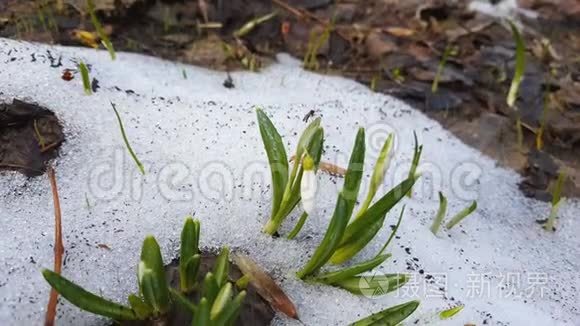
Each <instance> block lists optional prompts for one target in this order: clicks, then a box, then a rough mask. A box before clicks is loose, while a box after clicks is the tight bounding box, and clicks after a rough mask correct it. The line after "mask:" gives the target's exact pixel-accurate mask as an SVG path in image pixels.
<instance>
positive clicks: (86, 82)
mask: <svg viewBox="0 0 580 326" xmlns="http://www.w3.org/2000/svg"><path fill="white" fill-rule="evenodd" d="M79 70H80V72H81V78H82V79H83V89H84V90H85V94H87V95H91V94H92V93H93V92H92V90H91V80H90V78H89V69H88V68H87V65H85V63H84V62H82V61H81V62H80V63H79Z"/></svg>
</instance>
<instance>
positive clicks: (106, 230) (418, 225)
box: [0, 40, 580, 325]
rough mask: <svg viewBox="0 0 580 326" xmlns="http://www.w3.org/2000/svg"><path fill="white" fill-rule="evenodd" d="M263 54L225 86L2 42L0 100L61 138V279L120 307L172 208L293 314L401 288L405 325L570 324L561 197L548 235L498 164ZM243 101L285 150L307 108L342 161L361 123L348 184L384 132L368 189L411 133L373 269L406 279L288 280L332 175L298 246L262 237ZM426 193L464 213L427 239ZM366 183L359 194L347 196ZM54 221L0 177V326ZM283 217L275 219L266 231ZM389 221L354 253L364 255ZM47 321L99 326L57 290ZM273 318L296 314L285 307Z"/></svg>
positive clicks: (361, 301)
mask: <svg viewBox="0 0 580 326" xmlns="http://www.w3.org/2000/svg"><path fill="white" fill-rule="evenodd" d="M47 51H50V55H51V56H52V57H53V58H56V61H55V63H56V62H58V60H59V59H58V58H61V60H62V64H63V66H62V67H58V68H51V67H50V62H49V59H48V54H47ZM33 58H34V60H33ZM81 59H82V60H83V61H84V62H86V63H88V64H91V65H92V72H91V76H92V77H95V78H97V79H98V80H99V83H100V86H101V88H100V89H99V90H98V92H97V93H96V94H95V95H92V96H86V95H84V94H83V90H82V86H81V78H80V76H77V77H76V78H75V79H74V80H72V81H70V82H66V81H63V80H62V79H61V78H60V76H61V73H62V69H63V68H74V67H75V64H74V62H75V61H78V60H81ZM279 59H280V60H279V63H278V64H275V65H273V66H271V67H268V68H266V69H264V71H263V72H261V73H249V72H236V73H233V74H232V77H233V80H234V83H235V89H231V90H230V89H226V88H224V87H223V86H222V83H223V81H224V79H225V77H226V76H225V73H223V72H215V71H210V70H206V69H202V68H197V67H192V66H187V65H181V64H176V63H171V62H167V61H163V60H159V59H155V58H150V57H145V56H141V55H136V54H126V53H119V54H118V59H117V60H116V61H111V60H110V59H109V57H108V54H107V53H106V52H103V51H94V50H91V49H80V48H67V47H51V46H46V45H35V44H30V43H23V42H16V41H10V40H0V84H1V85H2V86H1V88H0V100H1V101H3V102H9V101H11V100H12V99H13V98H19V99H22V100H26V101H33V102H37V103H38V104H40V105H42V106H45V107H47V108H49V109H51V110H53V111H54V112H55V113H56V115H57V116H58V117H59V118H60V119H61V121H62V122H63V124H64V127H65V133H66V137H67V141H66V143H64V145H63V146H62V149H61V154H60V157H59V158H58V159H57V161H56V171H57V178H58V185H59V190H60V195H61V203H62V213H63V225H64V234H65V236H64V245H65V247H66V265H65V266H64V270H63V273H64V275H65V276H67V277H68V278H70V279H72V280H74V281H76V282H78V283H79V284H81V285H82V286H84V287H86V288H87V289H89V290H92V291H95V292H97V293H100V294H102V295H104V296H106V297H107V298H111V299H114V300H118V301H119V302H126V298H127V295H128V294H129V293H131V292H135V291H136V290H137V289H136V280H135V278H136V268H137V264H138V256H139V251H140V246H141V243H142V240H143V238H144V237H145V235H146V234H153V235H155V237H156V238H157V239H158V241H159V242H160V245H161V247H162V248H163V254H164V257H165V259H166V261H167V262H168V261H169V260H170V259H172V258H174V257H176V255H177V252H178V245H179V244H178V241H179V232H180V230H181V226H182V222H183V219H184V216H186V215H187V214H190V213H192V212H194V213H195V216H196V217H197V218H199V219H201V220H202V244H203V245H204V246H205V247H208V248H216V247H218V246H221V245H226V244H227V245H230V246H231V247H233V248H234V249H235V250H242V251H245V252H247V253H249V254H250V255H251V256H252V257H254V258H255V259H256V260H257V261H258V262H259V263H260V264H261V265H263V266H264V267H265V268H266V269H267V270H268V271H269V272H271V273H272V274H273V275H274V276H275V277H276V279H277V280H278V281H279V282H280V284H281V285H282V287H283V288H284V289H285V290H286V291H287V293H288V294H289V296H290V297H291V298H293V299H294V300H295V302H296V304H297V306H298V310H299V315H300V318H301V320H302V322H303V323H304V324H305V325H344V324H346V323H347V322H352V321H355V320H357V319H359V318H361V317H363V316H366V315H368V314H370V313H373V312H376V311H378V310H381V309H383V308H386V307H388V306H391V305H394V304H398V303H401V302H403V301H406V300H409V299H411V298H418V299H420V300H421V306H420V308H419V309H418V311H417V312H416V313H415V314H414V315H413V317H412V318H411V319H409V324H413V322H414V321H416V320H417V319H420V321H419V324H424V323H428V322H434V323H435V322H436V320H437V319H436V318H435V314H436V313H437V312H439V311H441V310H443V309H446V308H449V307H452V306H453V305H455V304H458V303H461V304H464V305H465V309H464V311H462V312H461V313H460V314H459V315H457V317H455V318H454V319H452V320H451V321H447V322H443V323H444V324H447V325H448V324H451V325H463V324H464V323H475V324H478V325H481V324H482V323H484V322H487V324H489V325H494V324H497V325H507V324H509V325H578V322H579V320H580V315H579V312H578V304H577V303H578V301H579V297H578V289H579V287H580V284H579V283H580V279H579V276H578V270H579V269H580V268H579V267H580V266H579V264H580V255H579V249H578V248H579V247H580V246H579V245H580V240H579V237H578V231H579V230H580V226H579V223H578V215H579V212H580V205H579V202H578V201H577V200H568V201H567V202H566V205H565V206H564V207H562V210H561V214H560V215H561V218H560V220H559V221H558V231H557V232H556V233H555V234H552V233H547V232H545V231H544V230H542V229H541V228H540V226H539V225H538V224H536V222H535V220H536V219H537V218H541V217H545V216H547V215H548V211H549V207H548V204H546V203H541V202H537V201H534V200H531V199H527V198H525V197H524V196H523V195H522V194H521V193H520V192H519V191H518V188H517V182H518V181H519V179H520V177H519V176H518V175H517V174H516V173H515V172H513V171H510V170H507V169H503V168H500V167H498V166H497V163H496V162H494V161H493V160H491V159H489V158H487V157H485V156H483V155H482V154H481V153H479V152H477V151H475V150H473V149H471V148H470V147H468V146H466V145H465V144H463V143H462V142H460V141H459V140H458V139H457V138H455V137H454V136H452V135H451V134H450V133H448V132H447V131H445V130H444V129H442V128H441V126H440V125H439V124H438V123H436V122H434V121H432V120H430V119H428V118H426V117H425V116H424V115H423V114H421V113H420V112H418V111H417V110H414V109H413V108H410V107H409V106H407V105H405V104H403V103H402V102H400V101H398V100H396V99H394V98H392V97H388V96H384V95H380V94H375V93H372V92H371V91H369V90H368V89H367V88H366V87H364V86H362V85H359V84H357V83H355V82H353V81H350V80H346V79H343V78H339V77H329V76H323V75H319V74H313V73H309V72H305V71H303V70H301V69H300V67H299V63H298V62H297V61H296V60H293V59H291V58H289V57H288V56H285V55H281V56H280V58H279ZM182 69H185V70H186V72H187V76H188V78H187V79H184V78H183V77H182ZM129 90H130V91H129ZM110 101H112V102H114V103H115V104H116V105H117V108H118V109H119V112H120V114H121V116H122V118H123V121H124V123H125V128H126V130H127V133H128V138H129V141H130V142H131V144H132V146H133V148H134V149H135V151H136V152H137V155H138V156H139V158H140V159H141V160H142V161H143V162H144V164H145V169H146V175H145V176H144V177H141V176H140V174H139V172H138V170H137V168H136V166H135V165H134V163H133V161H132V160H131V158H130V157H129V156H128V155H127V151H126V149H125V147H124V144H123V141H122V138H121V136H120V133H119V127H118V125H117V122H116V120H115V116H114V113H113V111H112V109H111V106H110V104H109V102H110ZM255 106H260V107H263V108H264V110H265V111H266V112H267V113H268V114H270V115H271V116H272V119H273V121H274V123H275V124H276V125H277V126H278V128H279V129H280V132H281V134H282V135H283V137H284V140H285V141H286V142H287V143H288V149H289V151H293V146H294V144H295V142H296V141H297V136H296V134H297V133H299V132H301V130H302V129H303V127H304V123H303V122H302V117H303V116H304V114H305V113H307V112H308V111H309V110H311V109H314V110H316V114H318V115H321V116H323V125H324V127H325V134H326V139H327V141H326V152H325V154H324V158H323V159H324V160H326V161H330V162H332V163H335V164H339V165H342V166H344V165H345V164H346V162H347V160H348V153H350V150H351V146H352V142H353V140H354V136H355V133H356V130H357V127H359V126H363V127H366V128H367V137H368V140H367V144H368V149H367V159H366V166H367V170H366V171H367V173H365V184H364V185H363V186H365V185H366V182H368V176H369V175H370V173H371V172H370V166H371V165H372V163H373V162H374V160H375V159H376V156H377V154H378V151H379V150H380V147H381V145H382V141H383V140H384V139H385V137H386V135H387V132H389V131H394V132H395V133H396V144H395V157H394V158H393V161H392V163H391V167H390V169H389V171H388V175H387V177H386V181H385V186H384V187H383V189H381V190H380V192H379V193H384V191H386V190H387V189H388V188H390V187H392V186H393V185H394V184H395V183H396V182H399V181H401V180H402V179H403V178H404V177H405V175H406V173H407V172H408V168H409V163H410V160H411V156H412V149H413V140H412V132H413V130H416V131H417V132H418V134H419V137H420V141H421V143H423V144H424V152H423V158H424V160H423V163H422V164H421V170H423V172H424V175H423V178H422V181H421V182H420V184H419V185H417V186H416V187H415V194H414V196H413V198H412V199H406V200H405V204H406V205H407V212H406V216H405V217H404V222H403V223H402V226H401V229H400V231H399V237H398V238H397V239H395V241H394V243H393V245H392V246H391V248H390V249H391V250H390V251H391V252H392V253H393V257H392V258H391V259H390V260H389V261H387V262H385V263H384V264H383V265H382V266H381V267H380V268H379V270H380V271H381V272H385V273H394V272H409V273H411V274H412V275H413V279H412V281H411V282H410V283H409V284H408V285H407V286H405V287H404V288H402V289H401V290H400V291H399V292H398V293H392V294H389V295H386V296H384V297H380V298H374V299H368V298H364V297H357V296H354V295H351V294H349V293H347V292H345V291H342V290H340V289H336V288H332V287H328V286H322V285H320V286H318V285H309V284H306V283H304V282H301V281H299V280H297V279H296V278H295V276H294V275H295V274H294V273H295V271H296V270H297V269H298V268H300V267H301V266H302V265H303V264H304V263H305V262H306V260H307V258H308V257H309V255H310V254H311V253H312V251H313V250H314V248H315V247H316V245H317V244H318V242H319V241H320V239H321V238H322V236H323V232H324V230H325V229H326V226H327V224H328V220H329V217H330V215H331V213H332V209H333V207H334V202H335V196H336V193H337V191H338V190H339V189H340V187H342V182H343V180H342V179H337V178H335V177H331V176H328V175H322V176H321V177H320V180H319V189H324V191H319V194H318V202H317V214H315V215H316V216H314V217H312V218H310V219H309V220H308V221H307V222H306V225H305V227H304V229H303V231H302V232H301V234H300V235H299V237H298V238H297V239H296V240H294V241H288V240H285V239H284V238H279V239H272V238H270V237H268V236H266V235H264V234H263V233H261V231H260V230H261V227H262V226H263V224H264V223H265V221H266V219H267V216H268V213H269V211H270V188H269V178H270V176H269V171H268V169H267V160H266V155H265V152H264V150H263V148H262V143H261V139H260V136H259V131H258V127H257V125H256V122H255V112H254V109H253V108H254V107H255ZM361 189H366V188H365V187H363V188H361ZM438 190H441V191H443V192H444V193H445V194H446V195H447V197H448V199H449V203H450V204H449V214H452V213H455V212H457V211H459V210H460V209H462V208H463V207H465V206H467V205H468V203H469V201H470V200H473V199H477V200H478V204H479V209H478V210H477V212H476V213H475V214H474V215H473V216H470V217H468V218H467V219H466V220H465V221H464V222H462V223H461V224H460V225H459V226H457V227H456V228H454V229H452V230H450V231H445V230H443V231H441V233H440V235H439V236H438V237H435V236H433V235H432V234H431V233H430V231H429V226H430V223H431V221H432V218H433V217H434V215H435V212H436V210H437V206H438V197H437V191H438ZM365 194H366V192H365V190H362V193H361V197H362V196H364V195H365ZM86 198H87V199H88V202H89V204H90V208H89V207H87V205H86ZM401 206H402V205H399V206H397V207H396V208H395V209H394V210H393V211H392V212H391V213H390V214H389V219H388V220H387V222H386V224H387V225H391V224H394V223H395V219H396V217H397V216H398V214H399V211H400V209H401ZM53 219H54V217H53V208H52V198H51V193H50V187H49V183H48V180H47V179H46V177H39V178H33V179H27V178H25V177H23V176H21V175H20V174H17V173H14V172H5V173H2V174H0V223H1V225H2V237H0V266H1V267H0V298H1V299H0V300H1V301H0V324H5V325H15V324H19V325H20V324H39V323H41V321H42V319H43V316H44V310H45V306H46V302H47V300H48V293H49V287H48V285H47V284H46V283H45V282H44V280H43V279H42V276H41V274H40V269H41V268H52V259H53V247H52V245H53ZM295 219H296V214H295V215H293V216H292V222H295ZM292 226H293V223H286V224H284V226H283V228H282V233H286V232H288V231H289V230H290V228H291V227H292ZM388 229H389V227H388V226H387V227H385V229H384V230H383V231H382V232H381V233H380V236H379V237H378V239H376V241H374V242H373V243H372V245H371V246H370V248H367V250H365V251H364V252H363V254H362V255H359V256H358V257H356V259H357V260H359V261H360V260H362V259H364V258H368V257H371V256H372V255H374V254H375V253H376V251H377V250H378V249H379V248H380V247H381V246H382V244H383V243H384V241H385V240H386V238H387V237H388V234H389V230H388ZM99 244H106V245H107V246H108V247H110V248H111V250H110V251H108V250H105V249H103V248H99V247H98V245H99ZM407 248H408V249H407ZM406 251H408V252H409V253H407V252H406ZM408 266H410V267H411V268H412V269H413V270H407V267H408ZM420 270H421V271H422V274H421V273H420V272H419V271H420ZM517 278H519V279H517ZM546 278H547V279H546ZM431 281H433V284H431V283H430V282H431ZM505 281H509V282H508V283H507V284H504V283H505ZM530 283H531V284H530ZM439 287H441V288H442V290H439ZM532 292H533V293H532ZM59 319H60V320H59V324H61V325H64V324H70V325H81V324H96V323H97V321H102V319H99V318H97V317H95V316H93V315H91V314H88V313H85V312H81V311H80V310H78V309H77V308H75V307H72V306H70V305H69V304H68V303H66V302H64V300H63V304H61V305H60V306H59ZM275 324H288V325H299V323H298V322H295V321H290V320H288V319H286V318H284V317H278V318H277V319H276V321H275Z"/></svg>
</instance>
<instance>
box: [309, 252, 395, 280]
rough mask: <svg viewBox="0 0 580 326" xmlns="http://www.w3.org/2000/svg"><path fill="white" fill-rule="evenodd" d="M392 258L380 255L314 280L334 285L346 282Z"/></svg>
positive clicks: (321, 275) (387, 255)
mask: <svg viewBox="0 0 580 326" xmlns="http://www.w3.org/2000/svg"><path fill="white" fill-rule="evenodd" d="M389 257H391V254H386V255H378V256H376V257H375V258H373V259H371V260H368V261H365V262H362V263H359V264H356V265H353V266H351V267H348V268H344V269H341V270H337V271H334V272H329V273H324V274H320V275H317V276H316V277H314V278H313V280H315V281H316V282H320V283H325V284H334V283H336V282H339V281H342V280H345V279H347V278H350V277H352V276H356V275H358V274H360V273H364V272H367V271H370V270H372V269H373V268H375V267H377V266H379V265H380V264H382V263H383V262H384V261H385V260H387V258H389Z"/></svg>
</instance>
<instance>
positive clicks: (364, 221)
mask: <svg viewBox="0 0 580 326" xmlns="http://www.w3.org/2000/svg"><path fill="white" fill-rule="evenodd" d="M391 147H392V136H390V137H388V138H387V140H386V141H385V144H384V146H383V147H382V150H381V153H380V154H379V157H378V159H377V162H376V164H375V167H374V171H373V174H372V177H371V181H370V185H369V189H368V194H367V197H366V199H365V201H364V202H363V203H362V205H361V207H360V209H359V211H358V213H357V214H356V217H355V218H354V219H352V221H351V217H352V215H353V211H354V206H355V203H356V200H357V197H358V193H359V188H360V183H361V179H362V175H363V165H364V157H365V131H364V129H363V128H361V129H359V131H358V133H357V135H356V139H355V143H354V146H353V150H352V153H351V156H350V162H349V165H348V168H347V172H346V175H345V178H344V186H343V189H342V191H341V192H340V193H339V195H338V199H337V202H336V206H335V209H334V214H333V216H332V219H331V221H330V224H329V226H328V229H327V230H326V233H325V236H324V238H323V239H322V242H321V243H320V244H319V246H318V247H317V249H316V251H315V252H314V254H313V255H312V257H311V258H310V260H309V261H308V263H307V264H306V265H305V266H304V267H303V268H302V269H301V270H300V271H299V272H298V274H297V275H298V277H299V278H301V279H308V280H310V281H315V282H320V283H325V284H329V285H333V286H337V287H341V288H343V289H346V290H347V291H350V292H352V293H355V294H361V293H362V291H364V290H367V289H361V288H360V285H359V284H360V281H361V278H364V277H365V276H361V274H362V273H365V272H367V271H370V270H372V269H373V268H375V267H377V266H379V265H380V264H382V263H383V262H384V261H385V260H386V259H387V258H389V257H390V256H391V255H390V254H383V252H384V251H385V249H386V248H387V246H388V244H389V242H390V241H391V240H392V239H393V236H394V234H395V232H396V231H397V229H398V225H400V221H401V219H402V216H403V213H404V208H403V209H402V210H401V214H400V216H399V222H398V223H397V227H396V228H395V229H394V230H393V231H392V233H391V236H390V237H389V240H387V243H385V245H384V246H383V248H382V249H381V250H380V251H379V252H378V253H377V255H376V256H375V257H374V258H372V259H370V260H368V261H364V262H361V263H358V264H355V265H353V266H350V267H347V268H342V269H339V270H334V271H327V272H320V269H321V268H322V267H323V266H324V265H325V264H327V263H331V264H334V265H338V264H342V263H344V262H346V261H348V260H349V259H351V258H352V257H354V256H355V255H356V254H357V253H359V252H360V251H361V250H362V249H364V248H365V247H366V246H367V245H368V243H369V242H370V241H371V240H372V239H373V238H374V237H375V236H376V235H377V233H378V232H379V230H380V229H381V228H382V227H383V224H384V221H385V218H386V215H387V213H388V212H389V211H390V210H391V209H392V208H393V207H394V206H395V205H396V204H397V203H398V202H399V201H400V200H401V199H403V198H404V197H405V194H407V193H408V192H409V191H410V189H411V187H412V186H413V184H414V183H415V182H416V181H417V179H418V176H416V175H412V176H410V177H408V178H407V179H405V180H404V181H402V182H401V183H400V184H398V185H397V186H395V187H394V188H393V189H391V190H390V191H389V192H387V193H386V194H385V195H383V196H382V197H381V198H379V199H378V200H377V201H376V202H374V203H373V204H372V205H371V202H372V200H373V198H374V197H375V195H376V192H377V190H378V188H379V186H380V184H381V183H382V181H383V178H384V174H385V171H386V167H387V165H388V164H387V161H386V160H387V157H388V153H389V151H390V149H391ZM407 280H408V277H407V275H404V274H387V275H381V276H374V277H373V278H372V279H370V278H369V282H368V286H369V287H370V288H371V289H373V288H376V289H378V290H380V291H381V292H382V293H388V292H390V291H393V290H395V289H397V288H399V287H400V286H402V285H403V284H405V283H406V282H407ZM385 285H387V286H386V287H385Z"/></svg>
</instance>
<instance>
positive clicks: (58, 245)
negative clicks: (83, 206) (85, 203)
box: [43, 166, 70, 326]
mask: <svg viewBox="0 0 580 326" xmlns="http://www.w3.org/2000/svg"><path fill="white" fill-rule="evenodd" d="M47 174H48V179H49V181H50V188H51V190H52V201H53V205H54V272H50V271H48V272H47V273H48V274H50V273H55V274H56V275H59V274H60V272H61V269H62V256H63V254H64V245H63V243H62V213H61V210H60V197H59V195H58V186H57V184H56V174H55V172H54V169H53V168H52V166H49V167H48V170H47ZM43 274H44V273H43ZM45 278H46V276H45ZM47 281H48V279H47ZM49 283H50V282H49ZM51 285H52V284H51ZM57 291H58V288H55V287H54V286H53V289H52V290H51V291H50V297H49V299H48V305H47V307H46V315H45V319H44V324H45V325H46V326H49V325H54V321H55V317H56V305H57V303H58V293H57ZM69 301H70V300H69Z"/></svg>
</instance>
